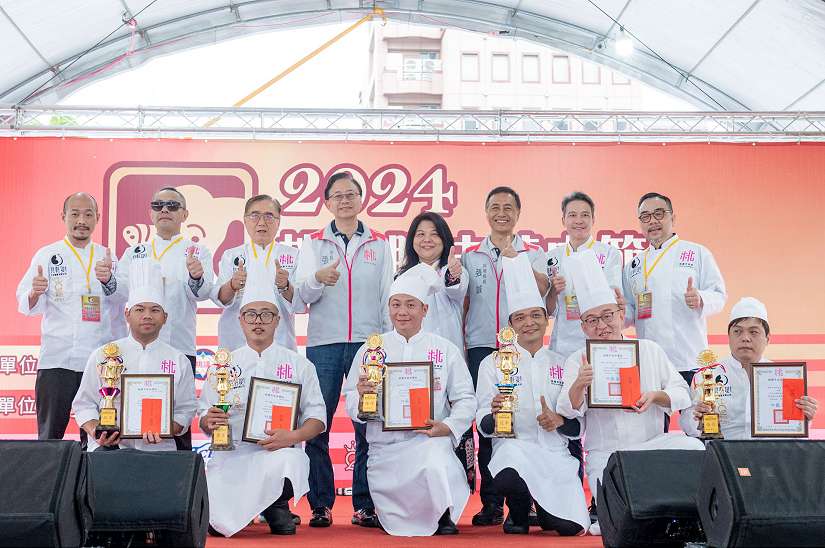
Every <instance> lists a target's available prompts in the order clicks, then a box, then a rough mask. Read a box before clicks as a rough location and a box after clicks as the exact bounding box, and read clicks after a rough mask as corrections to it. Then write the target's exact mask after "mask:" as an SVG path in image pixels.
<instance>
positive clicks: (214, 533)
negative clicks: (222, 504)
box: [208, 525, 226, 537]
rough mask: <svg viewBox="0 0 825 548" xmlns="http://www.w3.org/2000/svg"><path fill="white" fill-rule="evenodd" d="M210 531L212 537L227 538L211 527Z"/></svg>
mask: <svg viewBox="0 0 825 548" xmlns="http://www.w3.org/2000/svg"><path fill="white" fill-rule="evenodd" d="M208 531H209V536H210V537H226V535H224V534H223V533H219V532H218V530H217V529H215V528H214V527H212V526H211V525H210V526H209V529H208Z"/></svg>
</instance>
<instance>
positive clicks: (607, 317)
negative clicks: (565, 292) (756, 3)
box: [582, 310, 618, 328]
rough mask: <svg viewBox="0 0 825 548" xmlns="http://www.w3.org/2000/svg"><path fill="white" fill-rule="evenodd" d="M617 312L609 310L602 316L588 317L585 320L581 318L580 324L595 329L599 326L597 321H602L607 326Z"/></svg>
mask: <svg viewBox="0 0 825 548" xmlns="http://www.w3.org/2000/svg"><path fill="white" fill-rule="evenodd" d="M617 312H618V310H609V311H607V312H605V313H604V314H602V315H601V316H588V317H586V318H582V323H583V324H584V325H586V326H587V327H591V328H592V327H596V326H597V325H599V320H601V321H603V322H604V324H605V325H609V324H610V322H612V321H613V316H615V315H616V313H617Z"/></svg>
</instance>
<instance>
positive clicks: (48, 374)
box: [34, 368, 86, 449]
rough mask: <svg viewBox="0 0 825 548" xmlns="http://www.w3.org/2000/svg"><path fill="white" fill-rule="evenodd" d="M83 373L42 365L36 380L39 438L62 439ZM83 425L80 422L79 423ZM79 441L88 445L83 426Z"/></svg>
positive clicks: (35, 397)
mask: <svg viewBox="0 0 825 548" xmlns="http://www.w3.org/2000/svg"><path fill="white" fill-rule="evenodd" d="M82 378H83V373H79V372H77V371H72V370H70V369H61V368H55V369H40V370H39V371H38V372H37V379H36V380H35V382H34V399H35V406H36V408H37V439H40V440H62V439H63V436H64V435H65V434H66V427H68V426H69V416H70V414H71V411H72V400H74V397H75V394H77V389H78V388H80V380H81V379H82ZM78 426H81V425H78ZM80 445H81V446H82V447H83V449H86V432H85V431H84V430H83V428H80Z"/></svg>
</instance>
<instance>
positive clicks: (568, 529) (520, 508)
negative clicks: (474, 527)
mask: <svg viewBox="0 0 825 548" xmlns="http://www.w3.org/2000/svg"><path fill="white" fill-rule="evenodd" d="M494 481H495V487H496V490H497V491H498V492H499V493H501V494H502V495H504V500H505V501H506V503H507V509H508V510H510V519H512V520H513V523H514V524H516V525H520V526H524V525H528V524H529V513H530V505H531V504H532V503H534V502H535V501H534V500H533V497H531V496H530V490H529V489H528V488H527V484H526V483H525V482H524V480H523V479H521V476H519V475H518V472H516V471H515V470H514V469H512V468H505V469H504V470H502V471H501V472H499V473H498V475H496V477H495V480H494ZM535 505H536V516H537V517H538V521H539V526H541V528H542V529H543V530H545V531H558V533H559V535H561V536H563V537H567V536H572V535H577V534H578V533H579V532H580V531H581V530H582V529H583V527H582V526H581V525H579V524H578V523H576V522H575V521H570V520H567V519H562V518H559V517H556V516H554V515H553V514H550V513H549V512H547V511H546V510H545V509H544V508H542V507H541V506H540V505H539V503H538V502H535Z"/></svg>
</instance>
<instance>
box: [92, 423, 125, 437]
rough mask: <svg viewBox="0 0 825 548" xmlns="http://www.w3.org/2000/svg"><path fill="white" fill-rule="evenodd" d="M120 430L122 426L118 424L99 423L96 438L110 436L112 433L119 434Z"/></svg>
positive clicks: (96, 428)
mask: <svg viewBox="0 0 825 548" xmlns="http://www.w3.org/2000/svg"><path fill="white" fill-rule="evenodd" d="M118 432H120V427H119V426H118V425H116V424H98V425H97V426H96V427H95V439H98V438H100V436H103V435H105V436H106V437H109V436H111V435H112V434H117V433H118Z"/></svg>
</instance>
